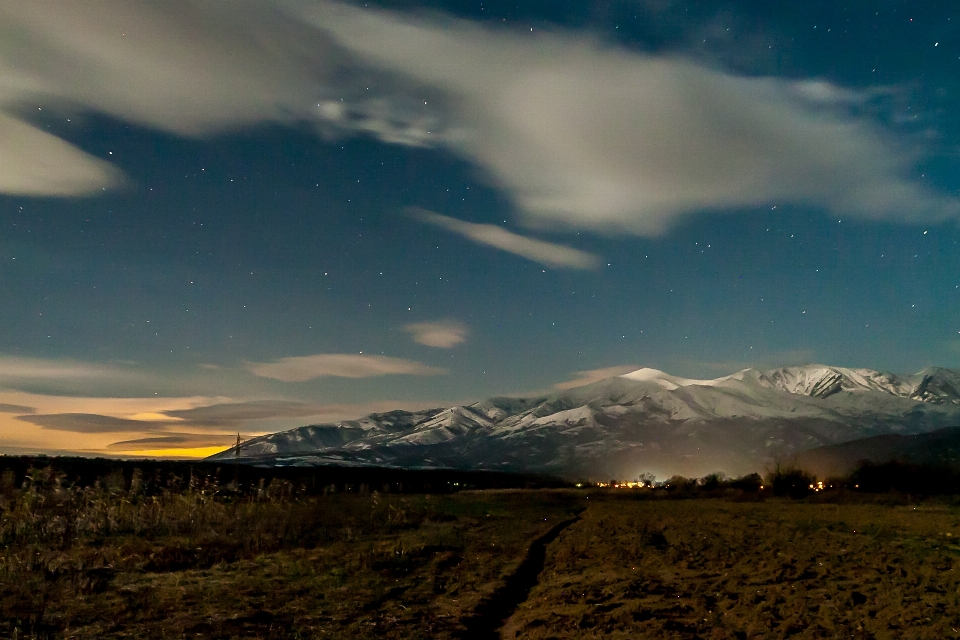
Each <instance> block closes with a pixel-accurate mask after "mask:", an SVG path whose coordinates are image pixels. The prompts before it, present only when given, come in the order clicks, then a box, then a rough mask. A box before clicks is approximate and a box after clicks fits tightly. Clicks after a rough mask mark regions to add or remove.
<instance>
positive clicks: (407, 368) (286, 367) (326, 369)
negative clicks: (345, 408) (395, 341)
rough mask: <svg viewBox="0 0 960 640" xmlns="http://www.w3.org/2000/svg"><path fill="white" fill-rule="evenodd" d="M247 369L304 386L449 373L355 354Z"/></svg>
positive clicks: (286, 360) (322, 355) (252, 365)
mask: <svg viewBox="0 0 960 640" xmlns="http://www.w3.org/2000/svg"><path fill="white" fill-rule="evenodd" d="M246 367H247V370H248V371H250V372H251V373H253V374H254V375H257V376H260V377H262V378H273V379H274V380H282V381H283V382H303V381H305V380H313V379H314V378H321V377H324V376H333V377H339V378H371V377H374V376H384V375H413V376H434V375H441V374H444V373H446V370H444V369H439V368H436V367H429V366H427V365H425V364H421V363H419V362H414V361H413V360H404V359H402V358H391V357H389V356H376V355H372V356H368V355H362V354H351V353H319V354H316V355H312V356H298V357H292V358H281V359H280V360H277V361H276V362H248V363H247V365H246Z"/></svg>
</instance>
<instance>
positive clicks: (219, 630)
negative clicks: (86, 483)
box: [0, 469, 571, 638]
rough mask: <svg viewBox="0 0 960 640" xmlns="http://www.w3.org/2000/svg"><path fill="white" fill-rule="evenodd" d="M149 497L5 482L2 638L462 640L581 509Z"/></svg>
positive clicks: (541, 500) (547, 495)
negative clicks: (528, 555) (525, 562)
mask: <svg viewBox="0 0 960 640" xmlns="http://www.w3.org/2000/svg"><path fill="white" fill-rule="evenodd" d="M141 489H142V483H138V482H133V483H129V482H128V483H126V485H124V483H123V482H121V479H120V478H113V479H111V478H106V479H104V480H103V481H102V482H100V483H98V484H97V485H96V486H92V487H88V488H84V489H79V488H72V487H68V486H65V484H64V482H63V478H62V477H57V475H56V472H55V471H52V470H50V469H37V470H35V471H34V472H33V473H32V474H31V477H30V479H29V480H28V481H27V482H26V483H25V484H24V485H23V486H22V487H13V486H11V483H10V482H9V478H8V479H7V482H6V484H5V485H4V482H3V480H2V478H0V637H16V638H43V637H65V638H103V637H117V638H120V637H129V638H168V637H177V638H179V637H202V638H245V637H248V638H297V637H303V638H307V637H323V638H336V637H343V638H367V637H369V638H373V637H377V638H384V637H386V638H390V637H425V638H426V637H431V638H432V637H452V636H453V635H456V634H457V633H459V632H460V631H462V629H461V627H460V625H459V621H460V618H461V617H462V615H463V614H464V613H465V612H469V611H471V610H472V609H473V608H474V607H475V606H476V604H477V603H478V602H479V601H480V599H481V598H482V597H484V596H485V595H487V594H488V593H490V592H491V591H492V590H493V589H494V588H495V587H496V586H497V585H498V584H500V583H501V582H502V579H503V576H504V575H505V574H506V573H509V572H510V571H512V569H513V567H515V566H516V565H517V564H518V563H519V562H520V559H521V558H522V557H523V555H524V553H525V552H526V549H527V545H528V544H529V542H530V540H532V539H534V538H536V537H537V536H538V535H540V534H541V533H543V531H545V530H546V529H548V528H549V527H550V526H552V525H553V524H555V523H556V522H557V521H558V520H561V519H563V518H564V517H566V516H567V514H568V513H569V509H570V504H571V500H570V499H569V498H568V497H565V496H564V495H562V494H557V493H552V492H537V491H533V492H524V491H503V492H476V493H469V492H464V493H461V494H454V495H448V496H438V495H435V496H430V495H389V494H381V493H376V492H374V493H370V494H367V495H356V494H342V493H341V494H332V495H326V496H299V495H297V492H296V491H295V490H294V487H292V486H290V485H289V484H288V483H283V482H274V483H270V484H269V485H267V486H264V487H261V488H260V490H258V491H256V492H254V493H252V494H251V495H247V496H237V495H235V494H233V493H231V492H230V491H228V490H224V489H223V488H221V487H217V486H214V485H209V484H207V485H199V484H196V485H193V486H188V487H187V488H186V489H185V490H181V491H165V492H159V493H156V492H155V493H154V495H149V496H148V495H144V494H143V492H142V491H141Z"/></svg>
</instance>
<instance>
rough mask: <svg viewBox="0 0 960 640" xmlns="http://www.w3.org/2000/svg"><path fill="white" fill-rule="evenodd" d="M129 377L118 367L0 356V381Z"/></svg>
mask: <svg viewBox="0 0 960 640" xmlns="http://www.w3.org/2000/svg"><path fill="white" fill-rule="evenodd" d="M125 374H126V375H129V371H126V372H125V371H123V370H122V369H121V368H119V367H113V366H110V365H104V364H95V363H87V362H77V361H74V360H46V359H42V358H20V357H16V356H0V381H2V382H5V381H7V380H11V379H13V380H69V379H77V378H79V379H89V378H114V377H119V376H123V375H125Z"/></svg>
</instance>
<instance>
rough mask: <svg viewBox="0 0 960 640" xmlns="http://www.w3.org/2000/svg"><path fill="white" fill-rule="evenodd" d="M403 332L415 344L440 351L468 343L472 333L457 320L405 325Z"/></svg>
mask: <svg viewBox="0 0 960 640" xmlns="http://www.w3.org/2000/svg"><path fill="white" fill-rule="evenodd" d="M403 330H404V331H406V332H407V333H409V334H410V335H411V336H412V337H413V341H414V342H416V343H418V344H422V345H426V346H428V347H438V348H440V349H449V348H451V347H455V346H457V345H458V344H460V343H462V342H464V341H466V339H467V334H468V333H469V332H470V330H469V329H467V325H465V324H463V323H462V322H459V321H457V320H438V321H436V322H414V323H412V324H407V325H404V327H403Z"/></svg>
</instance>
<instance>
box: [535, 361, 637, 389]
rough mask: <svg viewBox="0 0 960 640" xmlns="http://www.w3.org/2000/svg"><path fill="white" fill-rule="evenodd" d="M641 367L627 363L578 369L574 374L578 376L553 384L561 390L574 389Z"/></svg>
mask: <svg viewBox="0 0 960 640" xmlns="http://www.w3.org/2000/svg"><path fill="white" fill-rule="evenodd" d="M639 368H640V365H635V364H625V365H620V366H617V367H606V368H603V369H589V370H587V371H577V372H576V373H575V374H574V375H576V376H577V377H576V378H575V379H573V380H568V381H567V382H558V383H557V384H555V385H553V387H554V388H555V389H560V390H561V391H562V390H565V389H574V388H576V387H583V386H585V385H588V384H593V383H594V382H600V381H601V380H606V379H607V378H613V377H614V376H622V375H623V374H625V373H630V372H631V371H636V370H637V369H639Z"/></svg>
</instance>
